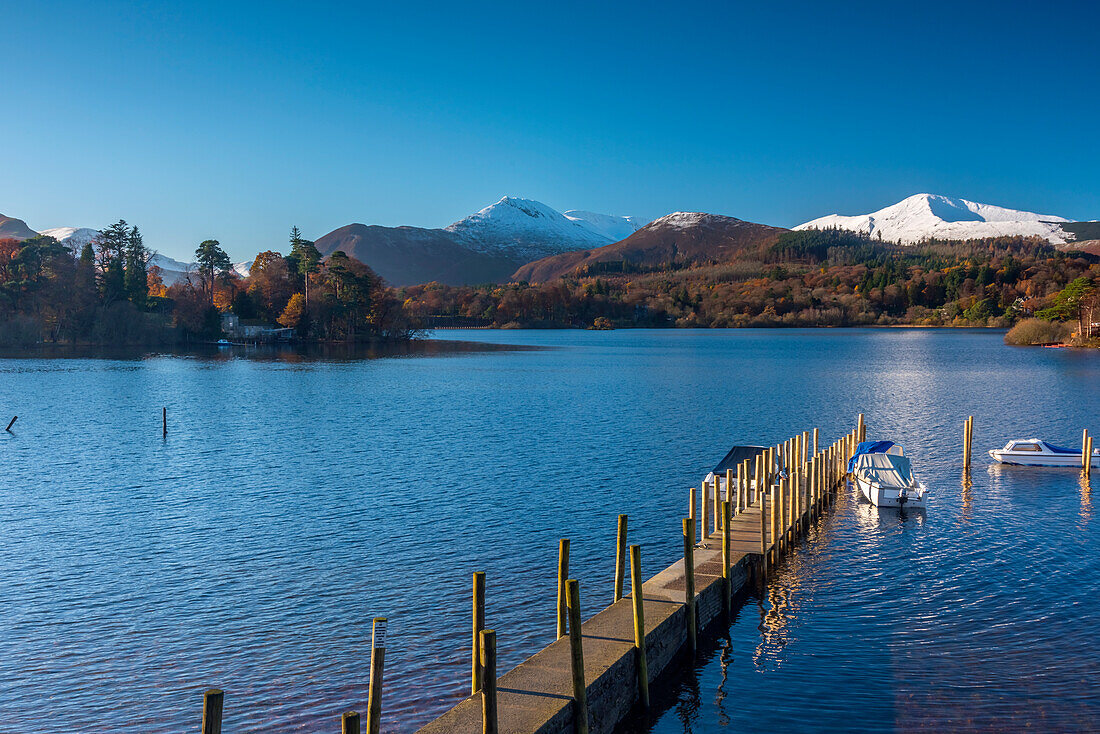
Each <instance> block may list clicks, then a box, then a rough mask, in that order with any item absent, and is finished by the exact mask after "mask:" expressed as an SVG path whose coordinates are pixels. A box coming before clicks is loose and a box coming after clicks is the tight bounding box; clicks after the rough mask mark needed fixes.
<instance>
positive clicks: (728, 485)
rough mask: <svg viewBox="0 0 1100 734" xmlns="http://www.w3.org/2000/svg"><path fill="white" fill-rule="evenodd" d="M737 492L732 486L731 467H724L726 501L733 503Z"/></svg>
mask: <svg viewBox="0 0 1100 734" xmlns="http://www.w3.org/2000/svg"><path fill="white" fill-rule="evenodd" d="M736 494H737V492H736V491H735V490H734V488H733V469H726V501H727V502H729V503H731V504H734V499H733V498H734V497H735V496H736Z"/></svg>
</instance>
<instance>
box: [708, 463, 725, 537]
mask: <svg viewBox="0 0 1100 734" xmlns="http://www.w3.org/2000/svg"><path fill="white" fill-rule="evenodd" d="M721 485H722V483H721V482H720V481H719V480H718V473H717V472H715V474H714V490H713V492H712V493H711V496H710V501H711V503H712V507H711V518H712V520H713V521H714V529H713V530H712V531H711V533H712V534H713V533H717V532H718V531H720V530H721V528H719V527H718V525H719V523H721V521H722V486H721Z"/></svg>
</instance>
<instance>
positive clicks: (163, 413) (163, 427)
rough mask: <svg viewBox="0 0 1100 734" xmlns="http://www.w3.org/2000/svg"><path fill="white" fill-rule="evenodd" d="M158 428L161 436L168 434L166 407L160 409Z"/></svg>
mask: <svg viewBox="0 0 1100 734" xmlns="http://www.w3.org/2000/svg"><path fill="white" fill-rule="evenodd" d="M160 428H161V434H160V435H162V436H167V435H168V408H161V409H160Z"/></svg>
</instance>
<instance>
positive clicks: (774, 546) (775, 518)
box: [768, 484, 780, 565]
mask: <svg viewBox="0 0 1100 734" xmlns="http://www.w3.org/2000/svg"><path fill="white" fill-rule="evenodd" d="M768 489H769V492H770V494H771V501H770V502H769V503H768V504H769V506H770V507H771V513H770V517H769V518H768V519H769V524H770V525H771V544H770V545H771V552H772V564H771V565H775V564H776V563H778V562H779V497H780V492H779V487H777V486H776V485H774V484H773V485H771V486H770V487H768Z"/></svg>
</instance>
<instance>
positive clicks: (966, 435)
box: [963, 416, 974, 471]
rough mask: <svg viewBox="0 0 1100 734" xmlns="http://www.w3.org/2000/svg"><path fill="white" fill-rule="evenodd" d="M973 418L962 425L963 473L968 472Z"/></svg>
mask: <svg viewBox="0 0 1100 734" xmlns="http://www.w3.org/2000/svg"><path fill="white" fill-rule="evenodd" d="M973 431H974V416H970V417H969V418H967V419H966V422H964V423H963V471H970V447H971V440H972V437H973V435H974V433H973Z"/></svg>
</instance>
